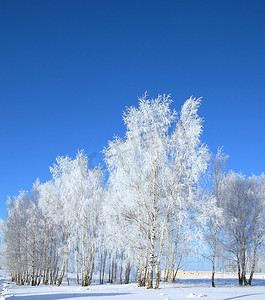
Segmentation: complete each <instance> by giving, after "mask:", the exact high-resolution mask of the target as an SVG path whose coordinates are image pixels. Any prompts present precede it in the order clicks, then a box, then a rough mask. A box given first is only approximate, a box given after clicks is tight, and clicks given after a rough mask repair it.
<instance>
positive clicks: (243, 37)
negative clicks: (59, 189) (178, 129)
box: [0, 0, 265, 218]
mask: <svg viewBox="0 0 265 300" xmlns="http://www.w3.org/2000/svg"><path fill="white" fill-rule="evenodd" d="M264 16H265V1H262V0H261V1H255V0H251V1H244V0H240V1H235V0H233V1H231V0H229V1H224V0H222V1H214V0H210V1H206V0H202V1H200V0H194V1H189V0H186V1H184V0H183V1H177V0H175V1H173V0H172V1H170V0H161V1H155V0H151V1H145V0H140V1H137V0H134V1H129V0H121V1H115V0H113V1H110V0H106V1H100V0H97V1H89V0H86V1H85V0H83V1H81V0H72V1H68V0H60V1H59V0H58V1H57V0H54V1H49V0H44V1H41V0H38V1H34V0H31V1H25V0H18V1H15V0H9V1H8V0H1V1H0V34H1V36H0V62H1V63H0V218H5V215H6V207H5V201H6V198H7V195H10V196H11V195H17V194H18V192H19V190H23V189H25V190H29V189H30V188H31V185H32V183H33V182H34V181H35V180H36V178H37V177H39V178H40V180H41V181H42V182H44V181H47V180H49V179H50V173H49V166H51V165H52V164H53V163H54V162H55V158H56V156H57V155H66V154H67V155H70V156H71V157H73V156H74V155H75V153H76V151H77V149H84V150H85V152H86V154H88V155H90V154H91V153H94V152H96V153H97V156H96V158H95V159H94V164H98V163H100V162H102V155H101V154H100V151H101V150H102V148H103V147H104V146H107V142H108V140H110V139H112V138H113V136H114V135H115V134H118V135H121V136H123V135H124V126H123V122H122V118H121V115H122V111H123V110H124V109H125V107H126V106H131V105H137V102H138V100H137V97H138V96H141V95H142V94H143V93H144V92H145V91H146V90H147V91H148V92H149V95H150V96H151V97H155V96H156V95H157V94H158V93H171V94H172V98H173V99H174V105H173V106H174V107H175V108H176V109H178V110H179V109H180V107H181V105H182V104H183V102H184V101H185V100H186V99H187V98H188V97H190V95H194V96H196V97H200V96H202V97H203V104H202V107H201V109H200V115H201V116H203V117H204V118H205V123H204V126H205V131H204V135H203V140H204V142H206V143H207V144H208V145H209V147H210V149H211V150H212V151H213V152H215V151H216V149H217V147H218V146H224V151H225V152H226V153H227V154H229V155H230V159H229V162H228V168H231V169H233V170H235V171H242V172H243V173H244V174H246V175H251V174H252V173H254V174H257V175H258V174H260V173H261V172H263V171H265V151H264V149H265V120H264V117H265V97H264V96H265V17H264Z"/></svg>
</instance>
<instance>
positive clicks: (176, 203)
mask: <svg viewBox="0 0 265 300" xmlns="http://www.w3.org/2000/svg"><path fill="white" fill-rule="evenodd" d="M171 102H172V101H171V100H170V97H169V96H166V95H163V96H158V98H156V99H152V100H149V99H147V96H146V95H145V96H144V97H142V98H141V99H140V100H139V108H135V107H130V108H128V109H127V112H126V113H124V116H123V120H124V122H125V125H126V127H127V130H126V136H125V139H121V138H116V139H115V140H114V141H112V142H109V147H108V148H107V149H105V150H104V153H105V161H106V163H107V166H108V168H109V171H110V177H109V185H110V186H111V189H112V191H113V194H112V197H113V199H115V200H114V202H113V217H114V216H116V217H117V218H118V220H119V222H120V223H121V224H123V225H122V226H123V228H124V234H125V235H127V239H128V240H129V241H130V240H131V245H130V246H129V248H134V252H135V253H136V257H137V258H136V259H137V270H138V284H139V285H141V283H142V282H145V276H146V280H147V288H152V287H153V270H154V267H155V266H156V287H158V286H159V281H160V268H161V260H162V256H163V250H164V248H165V241H166V234H167V233H168V232H169V231H168V228H169V222H170V220H173V218H171V219H170V215H171V214H173V213H174V210H175V209H176V207H178V208H180V206H182V207H181V209H180V210H186V213H187V214H189V213H191V210H190V209H191V207H192V204H194V203H195V201H194V200H195V197H194V196H195V191H196V185H197V183H198V181H199V179H200V175H201V174H202V172H204V171H205V169H206V167H207V159H208V150H207V148H206V147H205V146H204V145H202V144H201V142H200V135H201V133H202V119H201V118H199V117H198V115H197V110H198V108H199V105H200V99H195V98H190V99H188V100H187V101H186V102H185V104H184V105H183V107H182V110H181V113H180V116H179V118H177V114H176V112H175V111H174V110H171V109H170V104H171ZM180 210H179V211H180ZM187 211H188V212H187ZM191 219H192V218H190V220H191ZM170 225H171V226H172V227H171V229H172V230H174V231H177V229H176V224H170ZM142 277H144V278H142Z"/></svg>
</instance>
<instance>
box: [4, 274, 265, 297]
mask: <svg viewBox="0 0 265 300" xmlns="http://www.w3.org/2000/svg"><path fill="white" fill-rule="evenodd" d="M216 283H217V285H219V286H218V287H216V288H211V287H210V280H205V279H198V280H194V279H192V280H191V279H190V280H188V279H185V280H183V281H181V282H178V283H176V284H163V283H162V284H161V288H160V289H158V290H147V289H146V288H138V287H137V286H136V284H129V285H113V284H112V285H108V284H105V285H91V286H89V287H86V288H82V287H80V286H60V287H57V286H39V287H29V286H15V285H14V284H12V283H10V282H9V281H8V280H7V279H5V278H4V277H3V275H2V276H1V277H0V291H1V292H0V299H1V300H4V299H8V300H12V299H17V300H35V299H36V300H56V299H58V300H62V299H67V300H73V299H75V300H77V299H78V300H85V299H88V300H99V299H103V300H108V299H118V300H122V299H124V300H170V299H171V300H173V299H176V300H182V299H190V298H202V299H207V300H208V299H209V300H210V299H216V300H217V299H222V300H232V299H238V300H244V299H247V300H252V299H253V300H264V299H265V281H264V280H256V281H255V282H254V285H253V286H251V287H239V286H238V285H237V282H236V281H235V280H217V281H216Z"/></svg>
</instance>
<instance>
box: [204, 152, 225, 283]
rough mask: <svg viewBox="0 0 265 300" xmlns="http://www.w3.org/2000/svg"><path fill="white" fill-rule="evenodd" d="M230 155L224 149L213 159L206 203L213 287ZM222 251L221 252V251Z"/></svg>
mask: <svg viewBox="0 0 265 300" xmlns="http://www.w3.org/2000/svg"><path fill="white" fill-rule="evenodd" d="M227 159H228V155H225V154H224V153H223V151H222V148H219V149H218V150H217V153H216V155H215V156H214V157H212V159H211V164H210V169H211V170H210V176H209V182H208V185H209V193H208V194H207V196H206V197H205V198H206V202H205V203H204V208H203V211H204V215H205V217H206V223H205V225H204V239H205V241H206V243H207V245H208V247H209V248H210V254H209V255H207V256H205V257H206V258H207V259H209V260H210V261H211V264H212V287H215V281H214V278H215V269H216V257H217V255H218V252H220V251H221V246H222V243H221V240H220V239H221V229H222V227H223V225H224V216H223V214H224V211H223V208H222V195H221V192H222V190H221V187H222V184H223V180H224V179H225V172H224V168H225V164H226V160H227ZM219 250H220V251H219Z"/></svg>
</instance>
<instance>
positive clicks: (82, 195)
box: [39, 151, 103, 286]
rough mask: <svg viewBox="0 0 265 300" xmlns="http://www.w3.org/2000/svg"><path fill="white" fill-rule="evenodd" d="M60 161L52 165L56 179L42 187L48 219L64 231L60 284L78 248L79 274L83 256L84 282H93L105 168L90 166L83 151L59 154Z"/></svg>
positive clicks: (82, 272) (60, 256)
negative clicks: (72, 253) (60, 155)
mask: <svg viewBox="0 0 265 300" xmlns="http://www.w3.org/2000/svg"><path fill="white" fill-rule="evenodd" d="M56 161H57V164H54V165H53V167H51V169H50V170H51V173H52V176H53V179H52V181H50V182H47V183H45V184H43V185H40V187H39V190H40V198H41V200H40V201H41V208H42V210H43V212H44V215H45V216H46V219H47V220H49V222H51V223H52V224H53V225H55V226H57V228H60V230H61V232H62V239H61V242H60V244H61V245H60V246H59V248H58V257H59V258H60V260H61V263H60V264H61V269H60V272H59V275H58V278H57V284H58V285H60V284H61V282H62V279H63V277H64V275H65V274H66V275H67V273H68V261H69V256H70V253H71V252H72V251H74V252H75V257H76V266H77V267H76V272H77V274H79V269H78V266H79V260H80V264H81V274H82V285H83V286H85V285H88V284H90V283H91V280H92V274H93V271H94V265H95V255H96V241H95V240H96V237H97V227H98V225H97V224H98V215H99V211H100V204H101V195H102V188H103V171H102V170H101V169H100V168H94V169H92V170H90V169H89V168H88V158H87V156H86V155H85V154H84V153H83V152H82V151H81V152H78V154H77V155H76V158H75V159H73V160H72V159H71V158H69V157H68V156H66V157H57V160H56ZM77 281H78V280H77Z"/></svg>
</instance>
